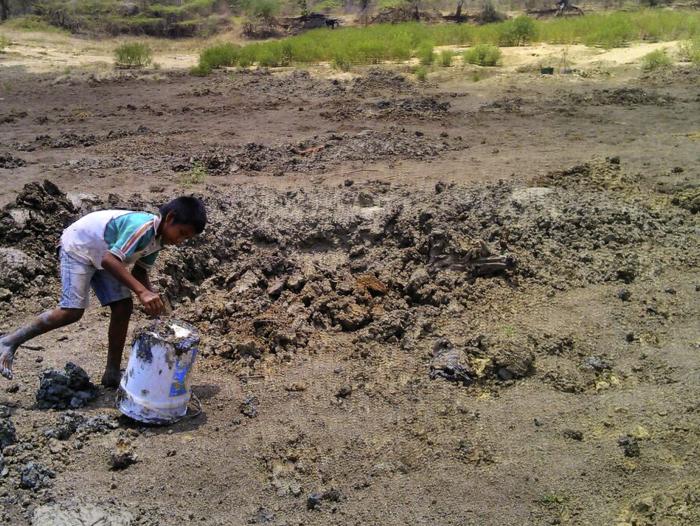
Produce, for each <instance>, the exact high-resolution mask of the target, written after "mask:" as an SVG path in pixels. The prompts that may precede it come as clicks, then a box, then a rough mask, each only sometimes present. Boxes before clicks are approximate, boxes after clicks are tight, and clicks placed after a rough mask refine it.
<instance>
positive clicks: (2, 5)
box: [0, 0, 10, 20]
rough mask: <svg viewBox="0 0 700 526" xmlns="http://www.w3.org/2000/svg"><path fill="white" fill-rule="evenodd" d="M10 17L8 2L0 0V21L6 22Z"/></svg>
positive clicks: (7, 0) (8, 0)
mask: <svg viewBox="0 0 700 526" xmlns="http://www.w3.org/2000/svg"><path fill="white" fill-rule="evenodd" d="M9 16H10V0H0V20H7V19H8V17H9Z"/></svg>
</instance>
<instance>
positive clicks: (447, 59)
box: [439, 49, 455, 68]
mask: <svg viewBox="0 0 700 526" xmlns="http://www.w3.org/2000/svg"><path fill="white" fill-rule="evenodd" d="M454 56H455V52H454V51H450V50H449V49H445V50H443V51H441V52H440V57H439V63H440V65H441V66H442V67H443V68H449V67H450V66H451V65H452V58H453V57H454Z"/></svg>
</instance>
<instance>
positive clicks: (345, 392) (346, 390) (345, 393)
mask: <svg viewBox="0 0 700 526" xmlns="http://www.w3.org/2000/svg"><path fill="white" fill-rule="evenodd" d="M351 394H352V386H350V385H343V386H341V387H340V389H338V391H337V392H336V393H335V396H336V398H348V397H349V396H350V395H351Z"/></svg>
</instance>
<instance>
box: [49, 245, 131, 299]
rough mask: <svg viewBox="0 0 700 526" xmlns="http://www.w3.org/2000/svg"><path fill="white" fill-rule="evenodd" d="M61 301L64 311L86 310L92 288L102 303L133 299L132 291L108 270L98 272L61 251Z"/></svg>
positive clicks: (91, 266)
mask: <svg viewBox="0 0 700 526" xmlns="http://www.w3.org/2000/svg"><path fill="white" fill-rule="evenodd" d="M60 254H61V255H60V257H61V301H60V302H59V304H58V306H59V307H61V308H63V309H84V308H86V307H87V306H88V297H89V295H90V288H91V287H92V290H94V291H95V296H97V299H98V300H100V303H101V304H102V305H103V306H104V305H109V304H110V303H114V302H115V301H119V300H123V299H126V298H130V297H131V291H130V290H129V289H128V288H127V287H126V286H124V285H122V284H121V283H120V282H119V281H117V278H115V277H114V276H112V275H111V274H110V273H109V272H107V271H106V270H98V269H96V268H95V267H94V266H93V265H90V264H89V263H83V262H82V261H80V260H78V259H76V258H74V257H72V256H71V255H70V254H68V253H66V252H64V251H63V250H61V252H60Z"/></svg>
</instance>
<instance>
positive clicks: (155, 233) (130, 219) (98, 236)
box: [0, 197, 207, 387]
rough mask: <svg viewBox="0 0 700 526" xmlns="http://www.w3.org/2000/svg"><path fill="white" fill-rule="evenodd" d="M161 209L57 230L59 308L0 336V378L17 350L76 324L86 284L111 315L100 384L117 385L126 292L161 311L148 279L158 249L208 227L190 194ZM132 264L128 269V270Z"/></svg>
mask: <svg viewBox="0 0 700 526" xmlns="http://www.w3.org/2000/svg"><path fill="white" fill-rule="evenodd" d="M159 211H160V214H159V215H154V214H150V213H147V212H133V211H130V210H103V211H100V212H93V213H91V214H88V215H86V216H84V217H83V218H81V219H79V220H78V221H76V222H75V223H73V224H72V225H70V226H69V227H68V228H66V229H65V230H64V231H63V235H62V236H61V245H60V259H61V286H62V292H61V300H60V302H59V304H58V307H57V308H55V309H52V310H49V311H46V312H44V313H43V314H41V315H40V316H39V317H37V318H36V319H35V320H34V321H33V322H32V323H31V324H29V325H27V326H25V327H22V328H20V329H18V330H16V331H14V332H12V333H10V334H7V335H5V336H3V337H2V338H0V374H1V375H2V376H4V377H5V378H8V379H12V361H13V358H14V355H15V353H16V351H17V348H18V347H19V346H20V345H22V344H23V343H25V342H26V341H28V340H30V339H31V338H34V337H36V336H39V335H40V334H44V333H46V332H49V331H51V330H54V329H57V328H59V327H63V326H64V325H68V324H70V323H75V322H76V321H78V320H79V319H80V318H81V317H82V316H83V312H85V308H86V307H87V305H88V295H89V292H90V288H91V287H92V289H93V290H94V291H95V295H96V296H97V299H98V300H99V301H100V303H101V304H102V305H103V306H107V305H108V306H109V307H110V309H111V311H112V313H111V317H110V321H109V333H108V337H109V345H108V351H107V366H106V367H105V372H104V375H103V376H102V385H104V386H106V387H116V386H117V385H119V380H120V372H119V371H120V366H121V360H122V351H123V350H124V343H125V341H126V334H127V329H128V327H129V318H130V317H131V312H132V310H133V302H132V299H131V293H132V291H133V292H134V293H135V294H136V297H137V298H138V299H139V301H140V302H141V304H142V305H143V308H144V310H145V311H146V313H148V314H150V315H152V316H155V315H158V314H160V313H161V312H162V311H163V308H164V304H163V300H162V299H161V298H160V296H159V295H158V293H157V292H156V291H155V289H154V288H153V286H152V285H151V282H150V280H149V277H148V272H149V270H150V268H151V267H152V266H153V264H154V263H155V260H156V256H157V255H158V252H159V251H160V250H161V249H162V248H163V247H164V246H166V245H180V244H182V243H183V242H184V241H186V240H187V239H190V238H191V237H194V236H195V235H196V234H200V233H201V232H202V231H203V230H204V226H205V225H206V222H207V216H206V211H205V209H204V204H203V203H202V201H200V200H199V199H197V198H195V197H178V198H177V199H174V200H173V201H171V202H169V203H167V204H165V205H163V206H161V207H160V210H159ZM131 264H134V267H133V270H131V271H129V268H128V267H129V265H131Z"/></svg>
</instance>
